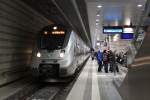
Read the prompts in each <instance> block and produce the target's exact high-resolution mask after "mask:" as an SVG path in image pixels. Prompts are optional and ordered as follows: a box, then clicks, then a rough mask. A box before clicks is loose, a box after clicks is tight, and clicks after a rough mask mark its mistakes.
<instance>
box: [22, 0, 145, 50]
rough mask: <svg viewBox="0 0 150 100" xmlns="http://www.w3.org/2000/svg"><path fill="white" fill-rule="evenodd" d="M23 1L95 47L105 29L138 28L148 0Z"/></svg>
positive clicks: (103, 36) (102, 36)
mask: <svg viewBox="0 0 150 100" xmlns="http://www.w3.org/2000/svg"><path fill="white" fill-rule="evenodd" d="M22 1H23V2H25V3H26V4H27V5H29V6H30V7H32V8H33V9H35V10H36V11H38V12H40V13H41V14H42V15H44V16H45V17H46V18H47V19H49V20H52V21H53V22H54V23H61V24H65V25H66V26H71V27H72V28H74V29H75V30H76V31H77V33H78V34H79V36H80V37H81V38H82V39H83V40H84V41H85V43H87V45H89V46H93V47H94V45H95V41H97V38H98V39H99V40H104V38H105V35H103V34H102V26H126V25H137V23H138V21H139V19H140V17H141V13H142V11H143V10H144V8H145V3H146V1H147V0H22ZM138 5H141V6H140V7H138ZM98 6H100V7H99V8H98Z"/></svg>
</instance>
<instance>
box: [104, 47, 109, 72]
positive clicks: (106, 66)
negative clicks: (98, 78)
mask: <svg viewBox="0 0 150 100" xmlns="http://www.w3.org/2000/svg"><path fill="white" fill-rule="evenodd" d="M108 62H109V61H108V52H107V50H104V51H103V65H104V70H105V73H108Z"/></svg>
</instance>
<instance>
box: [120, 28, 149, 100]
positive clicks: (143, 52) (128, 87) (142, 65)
mask: <svg viewBox="0 0 150 100" xmlns="http://www.w3.org/2000/svg"><path fill="white" fill-rule="evenodd" d="M119 91H120V94H121V96H122V97H123V98H124V100H149V99H150V95H149V93H150V26H149V28H148V32H147V33H146V34H145V38H144V40H143V43H142V45H141V47H140V49H139V50H138V53H137V55H136V56H135V59H134V61H133V63H132V64H131V65H130V68H129V69H128V73H127V75H126V77H125V79H124V82H123V83H122V85H121V87H120V88H119Z"/></svg>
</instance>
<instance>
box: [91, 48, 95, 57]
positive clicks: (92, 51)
mask: <svg viewBox="0 0 150 100" xmlns="http://www.w3.org/2000/svg"><path fill="white" fill-rule="evenodd" d="M94 54H95V53H94V49H93V48H91V58H92V60H94Z"/></svg>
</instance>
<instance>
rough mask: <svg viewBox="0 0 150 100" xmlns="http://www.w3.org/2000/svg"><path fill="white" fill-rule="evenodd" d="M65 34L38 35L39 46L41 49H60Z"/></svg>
mask: <svg viewBox="0 0 150 100" xmlns="http://www.w3.org/2000/svg"><path fill="white" fill-rule="evenodd" d="M64 39H65V34H63V32H62V33H61V34H59V33H58V34H57V32H56V34H55V33H54V34H47V35H45V34H41V36H40V48H41V49H49V50H54V49H61V48H62V46H63V43H64Z"/></svg>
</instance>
